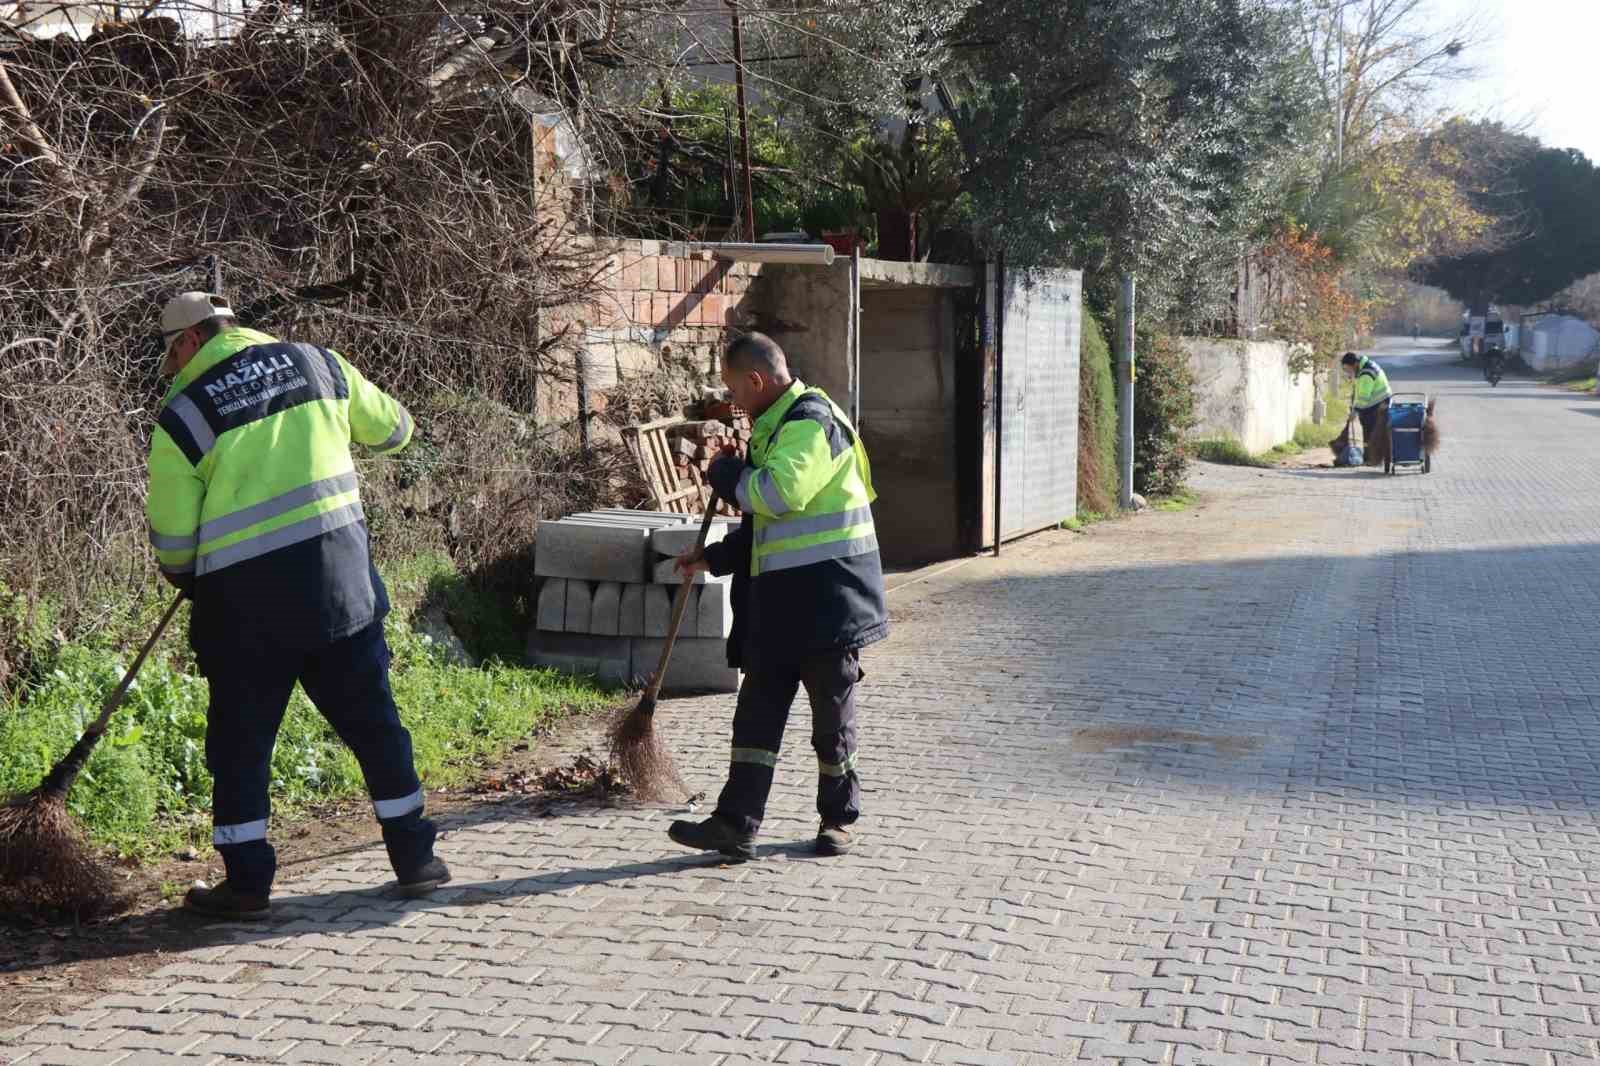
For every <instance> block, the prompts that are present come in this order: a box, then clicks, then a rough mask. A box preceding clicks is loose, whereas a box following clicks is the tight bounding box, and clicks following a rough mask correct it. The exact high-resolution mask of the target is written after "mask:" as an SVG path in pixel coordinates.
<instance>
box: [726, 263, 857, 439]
mask: <svg viewBox="0 0 1600 1066" xmlns="http://www.w3.org/2000/svg"><path fill="white" fill-rule="evenodd" d="M750 296H751V300H752V303H751V306H750V309H749V310H750V320H751V324H752V325H753V326H754V328H756V329H758V330H760V331H761V332H763V333H765V334H767V335H768V336H769V337H771V338H772V339H773V340H775V341H777V342H778V343H779V344H780V345H782V346H783V351H784V354H785V355H787V356H788V357H789V368H790V370H792V371H793V372H794V374H795V375H796V376H797V377H799V378H800V379H801V380H802V381H804V382H806V383H807V384H808V385H816V386H817V387H818V388H821V389H823V390H824V391H825V392H827V394H828V395H829V396H831V397H833V402H834V403H836V404H838V405H839V406H840V407H842V408H844V409H845V410H846V411H848V410H849V409H850V374H851V368H850V263H849V261H848V260H845V259H835V260H834V262H833V265H832V266H827V267H823V266H789V265H783V264H778V263H767V264H762V269H761V272H760V274H759V276H758V277H757V278H756V279H755V281H754V283H753V284H752V286H751V289H750Z"/></svg>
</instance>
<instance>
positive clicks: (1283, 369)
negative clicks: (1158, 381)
mask: <svg viewBox="0 0 1600 1066" xmlns="http://www.w3.org/2000/svg"><path fill="white" fill-rule="evenodd" d="M1182 344H1183V347H1184V350H1185V351H1186V352H1187V353H1188V355H1189V366H1190V368H1191V369H1192V370H1193V371H1194V377H1195V389H1194V391H1195V415H1196V419H1197V421H1196V425H1195V428H1194V429H1193V430H1192V431H1191V433H1190V436H1191V437H1195V438H1205V437H1231V438H1233V439H1235V440H1238V441H1240V442H1241V443H1243V444H1244V446H1245V447H1246V448H1248V449H1249V450H1250V451H1252V452H1264V451H1267V450H1268V449H1270V448H1273V447H1276V446H1277V445H1279V444H1282V443H1284V442H1285V441H1288V440H1291V439H1293V437H1294V431H1295V427H1297V426H1298V425H1299V424H1300V423H1301V422H1302V421H1304V420H1305V419H1308V418H1310V417H1311V405H1312V401H1313V399H1314V397H1315V393H1314V389H1313V385H1312V380H1311V378H1312V376H1311V375H1310V374H1309V373H1307V374H1301V375H1300V376H1299V377H1298V378H1295V377H1293V376H1291V375H1290V373H1289V351H1288V347H1287V345H1284V344H1281V343H1278V342H1264V341H1230V340H1213V339H1210V338H1205V337H1185V338H1183V341H1182ZM1136 387H1137V386H1136Z"/></svg>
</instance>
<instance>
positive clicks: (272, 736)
mask: <svg viewBox="0 0 1600 1066" xmlns="http://www.w3.org/2000/svg"><path fill="white" fill-rule="evenodd" d="M195 636H196V637H200V639H199V640H196V641H195V643H196V645H197V652H198V653H199V654H198V656H197V657H198V659H199V666H200V670H201V672H202V673H203V674H204V675H205V677H206V680H207V682H208V683H209V684H210V688H211V703H210V709H209V711H208V712H207V723H206V766H207V767H208V768H209V769H210V771H211V777H212V798H211V820H212V827H213V829H212V840H213V842H214V843H215V844H216V846H217V850H218V851H219V852H220V853H221V854H222V861H223V865H224V866H225V867H226V868H227V871H228V883H229V885H230V886H231V887H233V888H235V889H237V890H239V891H243V892H265V891H267V890H268V889H269V888H270V887H271V885H272V878H273V875H274V874H275V873H276V871H277V854H276V853H275V852H274V851H273V849H272V845H271V844H269V843H268V842H267V815H268V812H269V801H268V795H267V793H268V787H269V785H270V782H271V764H272V749H273V746H274V744H275V743H276V742H277V739H278V728H279V726H280V725H281V724H282V723H283V714H284V711H285V710H286V709H287V708H288V704H289V697H290V695H291V694H292V693H293V691H294V685H295V682H297V681H298V682H299V683H300V684H301V686H302V687H304V688H305V691H306V695H307V696H308V697H310V699H311V702H312V703H314V704H315V705H316V707H317V710H318V711H320V712H321V713H322V716H323V717H324V718H326V719H327V720H328V724H330V725H331V726H333V729H334V731H335V732H336V733H338V735H339V738H340V739H341V740H343V741H344V742H345V744H347V745H349V747H350V750H351V751H352V752H354V754H355V757H356V761H357V762H358V763H360V765H361V772H362V774H363V775H364V776H365V777H366V782H367V793H368V795H370V796H371V798H372V805H373V810H374V812H375V813H376V814H377V817H378V824H379V825H380V826H381V827H382V829H383V842H384V845H385V846H386V847H387V849H388V852H389V861H390V863H391V865H393V867H394V870H395V872H396V873H397V874H399V875H400V876H402V877H403V876H406V875H408V874H412V873H414V872H415V871H417V870H418V869H420V868H421V867H422V866H424V865H425V864H426V863H427V862H428V861H429V860H430V859H432V858H433V841H434V835H435V830H434V826H433V823H432V822H431V821H429V820H428V819H427V818H425V817H424V816H423V810H422V783H421V782H420V781H419V780H418V778H417V772H416V768H415V766H414V764H413V761H412V754H411V734H410V733H409V732H407V731H406V728H405V726H403V725H401V724H400V715H399V712H398V710H397V709H396V707H395V703H394V696H393V694H392V693H391V692H390V689H389V659H390V653H389V645H388V642H387V641H385V640H384V638H383V623H382V622H381V621H378V622H374V623H373V624H372V625H370V626H368V627H366V628H365V629H362V630H360V631H359V632H357V633H355V634H353V635H351V636H349V637H345V638H343V639H341V640H337V641H334V642H333V643H331V644H327V645H324V646H321V647H316V648H311V649H305V648H299V649H296V648H294V647H293V645H289V646H284V647H263V646H261V644H260V643H259V642H258V643H256V644H255V645H254V646H253V647H251V649H250V653H249V654H237V653H235V654H227V653H223V652H222V651H221V650H220V649H217V648H216V647H215V645H212V646H211V647H209V648H206V650H204V651H202V650H200V649H201V648H205V647H206V645H207V644H208V643H209V642H207V641H206V640H205V639H204V636H203V635H202V634H195Z"/></svg>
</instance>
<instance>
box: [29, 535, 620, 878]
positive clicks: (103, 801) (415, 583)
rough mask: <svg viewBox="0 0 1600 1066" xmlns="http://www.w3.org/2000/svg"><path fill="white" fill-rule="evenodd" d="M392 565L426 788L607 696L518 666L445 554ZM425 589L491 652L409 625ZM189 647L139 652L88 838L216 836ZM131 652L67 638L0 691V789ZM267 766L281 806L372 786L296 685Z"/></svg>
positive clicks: (464, 775) (32, 781)
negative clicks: (471, 661)
mask: <svg viewBox="0 0 1600 1066" xmlns="http://www.w3.org/2000/svg"><path fill="white" fill-rule="evenodd" d="M386 577H387V578H388V584H389V587H390V593H391V597H392V599H393V601H394V604H395V610H394V611H393V612H392V613H391V614H390V615H389V618H388V620H387V621H386V623H385V630H386V633H387V636H388V639H389V644H390V647H391V649H392V651H393V653H394V660H393V664H392V666H391V675H390V679H391V684H392V685H393V688H394V694H395V700H396V702H398V704H399V705H400V713H401V717H402V719H403V720H404V721H405V724H406V727H407V728H408V729H409V730H410V731H411V738H412V743H413V746H414V748H415V752H416V763H417V771H418V773H419V774H420V775H421V776H422V779H423V781H424V782H425V783H426V784H427V786H428V787H430V788H434V787H442V786H448V785H453V784H457V783H460V782H462V781H464V780H466V779H468V778H470V777H471V776H472V774H473V773H474V772H475V770H476V769H477V768H478V767H480V766H482V765H483V764H484V762H485V761H486V760H489V759H492V758H494V757H495V756H497V755H499V754H501V753H503V752H504V751H506V750H507V749H509V748H510V747H511V746H513V745H514V744H515V743H517V742H518V741H519V740H521V739H523V738H525V737H527V736H529V734H531V733H532V732H534V731H535V730H537V729H538V728H539V727H540V726H541V725H543V724H545V723H547V722H549V721H550V720H552V719H553V718H556V717H558V716H560V715H561V714H563V713H565V712H567V711H569V710H574V709H597V708H600V707H602V706H604V705H605V704H607V703H608V702H609V701H610V700H611V698H612V697H611V696H610V695H609V694H608V693H607V692H606V691H605V690H603V689H602V688H600V687H599V686H598V685H595V684H593V683H590V682H587V681H583V680H574V679H571V678H568V677H566V676H564V675H561V674H558V673H554V672H552V671H547V670H536V669H530V668H527V667H524V666H521V665H520V664H519V662H518V658H519V653H520V648H519V646H518V642H517V641H516V636H515V627H514V622H513V620H512V619H510V618H509V617H508V616H507V614H506V612H504V611H502V610H501V609H500V607H499V606H498V605H497V604H495V603H494V602H491V601H489V600H488V599H486V598H484V597H481V596H479V595H478V594H477V593H475V591H474V590H473V587H472V586H471V584H470V583H469V582H466V581H464V580H461V579H460V578H459V577H458V576H457V575H456V574H455V573H454V570H453V568H452V567H451V566H450V564H449V562H448V561H447V560H445V559H443V558H441V557H437V556H430V557H422V558H419V559H413V560H408V561H406V562H405V563H402V564H399V565H397V566H395V567H393V568H390V569H388V570H386ZM424 598H428V599H429V601H430V602H439V601H442V602H443V605H444V606H445V609H446V611H447V613H448V614H449V615H450V616H451V618H452V621H456V620H457V619H466V620H467V624H466V625H465V626H464V627H463V628H464V629H465V630H466V632H463V633H462V635H463V639H464V640H465V641H466V643H467V645H468V647H469V649H470V650H472V651H473V652H474V654H476V655H480V656H483V664H482V665H481V666H476V667H474V666H465V665H457V664H455V663H453V662H452V661H450V659H449V657H448V656H447V654H446V650H445V649H444V648H442V647H441V646H439V645H438V644H436V643H435V642H433V641H432V640H431V639H430V638H429V637H427V636H426V635H424V634H422V633H420V632H418V631H417V630H416V629H415V628H414V627H413V626H412V625H411V624H410V622H409V619H410V617H411V616H412V613H413V611H414V610H415V609H416V607H417V606H418V604H419V603H420V602H421V601H422V600H423V599H424ZM155 602H158V603H159V601H155ZM133 613H135V614H139V615H143V614H145V613H147V612H146V611H145V610H142V609H140V610H134V611H133ZM179 621H180V622H182V621H184V619H180V620H179ZM457 624H458V625H459V624H460V623H459V622H457ZM173 628H174V629H175V630H177V631H179V632H181V631H182V629H183V626H182V625H178V624H175V625H174V627H173ZM458 632H461V630H460V629H458ZM181 648H182V641H181V638H171V637H169V638H168V640H167V642H166V644H165V645H164V646H163V649H162V653H160V654H156V655H153V656H151V659H150V661H148V662H147V663H146V664H145V667H144V670H143V672H142V673H141V674H140V676H139V678H138V680H137V681H136V682H135V683H134V686H133V687H132V688H131V689H130V690H129V692H128V697H127V699H126V701H125V702H124V704H123V706H122V708H121V709H120V710H119V711H118V713H117V716H116V718H115V719H114V720H113V722H112V725H111V728H110V730H109V731H108V733H107V735H106V738H105V739H104V740H103V741H102V742H101V743H100V745H99V747H98V748H96V749H95V753H94V755H93V757H92V758H91V759H90V760H89V764H88V766H87V767H86V768H85V770H84V773H83V776H82V777H81V778H79V780H78V783H77V785H76V787H74V789H73V791H72V795H71V797H70V805H71V808H72V810H73V813H74V814H76V815H77V816H78V817H79V818H80V819H82V821H83V822H84V824H85V825H86V826H87V827H88V829H89V831H90V834H91V836H92V837H93V838H94V839H95V840H97V841H98V842H100V843H102V844H105V845H107V846H109V847H112V848H114V849H116V850H117V851H118V852H121V853H123V854H125V855H131V856H136V857H148V856H150V855H153V854H157V853H161V852H166V851H170V850H174V849H176V848H178V847H181V846H183V845H185V844H200V843H203V842H204V841H206V840H208V839H209V838H210V831H209V810H210V799H211V778H210V775H209V774H208V773H207V772H206V769H205V722H206V702H207V688H206V683H205V681H204V679H202V678H200V677H199V676H197V675H196V674H194V673H193V672H192V667H191V666H190V665H189V663H188V656H187V655H186V654H184V653H183V652H182V650H181ZM127 661H128V659H127V653H126V651H125V650H124V649H118V648H112V647H107V646H103V645H101V646H90V645H68V646H66V647H63V648H60V649H59V650H57V651H56V652H55V653H54V655H53V656H52V659H51V661H50V662H49V663H48V665H47V666H46V668H45V669H43V670H41V671H39V676H38V679H37V680H36V682H35V683H33V684H30V685H29V686H27V687H26V688H25V689H23V690H22V691H21V692H20V693H19V694H17V695H14V696H12V697H10V698H9V699H7V700H4V701H0V795H5V794H9V793H13V792H22V791H26V790H29V789H32V788H33V787H35V786H36V785H37V784H38V783H39V781H40V780H41V779H42V778H43V776H44V775H45V773H47V772H48V770H49V769H50V767H51V765H52V764H53V763H54V762H55V761H56V760H57V759H59V758H60V757H61V755H62V754H63V753H65V752H66V750H67V748H69V747H70V746H71V744H72V743H73V741H74V740H75V739H76V738H77V736H78V734H79V732H80V731H81V730H82V729H83V727H84V725H85V724H87V722H88V721H89V720H90V719H91V718H93V716H94V714H95V713H96V712H97V711H98V709H99V704H100V701H101V699H102V698H103V697H104V696H105V694H106V693H107V692H109V691H110V689H111V688H112V687H114V686H115V685H116V683H117V680H118V678H119V677H120V675H121V672H122V670H123V668H124V666H125V665H126V663H127ZM272 776H273V789H272V798H273V805H274V811H275V813H277V814H279V815H281V814H283V813H285V812H286V811H287V812H292V811H293V810H295V809H296V808H303V807H305V806H308V805H310V804H315V803H320V802H326V801H328V800H333V799H339V798H342V797H347V796H356V795H361V794H363V791H364V786H363V783H362V780H361V773H360V770H359V768H358V767H357V766H356V762H355V759H354V758H353V757H352V756H351V755H350V752H349V751H348V749H346V748H345V747H344V745H343V744H342V743H341V742H340V741H339V739H338V737H337V736H335V735H334V733H333V730H332V729H331V728H329V726H328V724H327V723H326V722H325V721H324V720H323V719H322V716H321V715H320V714H318V713H317V712H316V710H315V709H314V708H313V707H312V706H311V704H310V702H309V701H308V700H307V699H306V697H305V695H304V693H302V692H301V691H300V690H299V689H298V688H296V690H295V694H294V697H293V699H292V701H291V703H290V706H289V711H288V714H287V715H285V717H284V722H283V728H282V729H281V731H280V732H279V734H278V744H277V747H276V749H275V750H274V752H273V756H272Z"/></svg>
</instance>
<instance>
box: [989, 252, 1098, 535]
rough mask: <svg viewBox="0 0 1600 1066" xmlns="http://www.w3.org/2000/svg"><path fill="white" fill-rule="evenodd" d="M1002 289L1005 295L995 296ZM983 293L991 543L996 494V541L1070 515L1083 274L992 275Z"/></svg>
mask: <svg viewBox="0 0 1600 1066" xmlns="http://www.w3.org/2000/svg"><path fill="white" fill-rule="evenodd" d="M997 282H998V284H997ZM1002 290H1003V291H1004V292H1005V299H1004V301H997V300H996V298H995V297H996V294H997V292H999V291H1002ZM985 296H986V299H985V303H986V305H987V311H988V314H987V316H986V317H987V318H988V319H989V321H988V323H987V325H988V327H989V329H990V330H992V332H988V333H987V336H988V337H990V338H992V339H993V343H994V349H995V364H997V366H998V368H999V371H1000V373H999V389H998V396H996V394H995V390H994V381H995V374H994V372H993V369H992V368H991V369H990V372H989V373H988V374H987V375H986V376H987V377H988V379H989V380H988V382H987V383H986V384H987V385H988V388H987V389H986V392H987V393H988V397H987V398H988V400H989V403H988V404H986V414H987V416H988V417H986V419H985V426H984V437H985V452H986V453H987V455H986V459H987V461H986V463H985V467H986V477H985V481H987V482H988V486H987V487H988V488H989V489H990V490H991V491H990V492H987V493H985V496H986V497H987V498H986V499H985V501H984V518H985V523H984V524H985V530H984V540H985V543H986V544H989V545H992V544H993V543H994V513H995V512H994V503H995V499H996V498H997V497H998V499H999V501H1000V537H1001V539H1002V540H1011V539H1012V538H1015V537H1021V536H1025V535H1027V534H1029V533H1035V532H1038V531H1039V530H1041V529H1048V528H1050V527H1051V526H1054V525H1057V524H1058V523H1060V522H1062V521H1063V520H1065V519H1068V518H1071V517H1073V516H1074V515H1075V514H1076V513H1077V509H1078V361H1079V349H1080V337H1081V334H1080V329H1081V326H1082V320H1081V318H1080V316H1081V315H1082V313H1083V272H1082V271H1079V270H1041V271H1033V272H1030V273H1028V274H1022V273H1020V272H1018V273H1011V272H1005V273H1004V276H1000V272H994V273H992V274H991V277H990V279H989V284H987V285H986V286H985ZM997 325H998V327H999V328H998V329H994V327H995V326H997ZM996 401H997V402H996ZM997 420H998V422H999V426H998V430H999V432H998V434H996V432H995V431H996V428H997V427H996V425H995V422H996V421H997ZM997 438H998V441H999V457H998V459H999V461H998V463H996V462H995V461H994V444H995V441H996V439H997ZM996 470H998V473H999V482H998V484H996V483H995V477H994V472H995V471H996Z"/></svg>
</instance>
